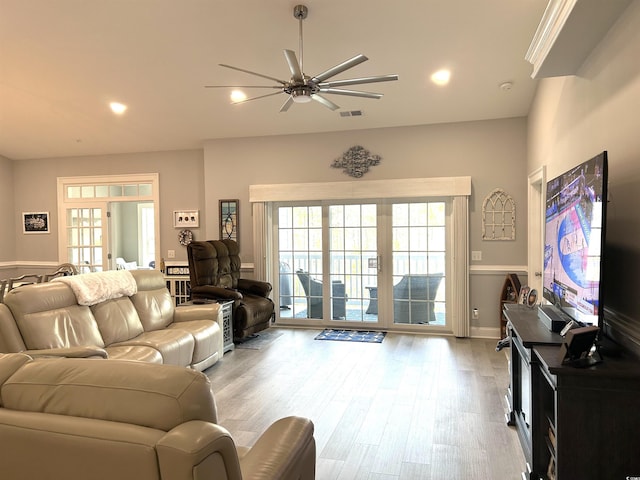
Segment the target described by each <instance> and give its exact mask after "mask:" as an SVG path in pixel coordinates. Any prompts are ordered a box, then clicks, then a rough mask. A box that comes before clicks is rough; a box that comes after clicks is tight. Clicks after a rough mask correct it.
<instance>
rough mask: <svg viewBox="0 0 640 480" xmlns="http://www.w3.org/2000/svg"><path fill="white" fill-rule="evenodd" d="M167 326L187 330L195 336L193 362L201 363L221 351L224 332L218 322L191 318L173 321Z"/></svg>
mask: <svg viewBox="0 0 640 480" xmlns="http://www.w3.org/2000/svg"><path fill="white" fill-rule="evenodd" d="M167 328H169V329H175V330H180V331H184V332H187V333H188V334H189V335H191V336H192V337H193V342H194V344H193V359H192V362H193V363H200V362H202V361H204V360H206V359H207V358H209V357H211V356H212V355H215V353H216V352H218V351H221V346H222V345H221V343H222V340H221V339H222V334H221V332H220V327H219V326H218V324H217V323H216V322H213V321H211V320H191V321H188V322H176V323H172V324H171V325H169V327H167Z"/></svg>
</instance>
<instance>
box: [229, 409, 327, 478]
mask: <svg viewBox="0 0 640 480" xmlns="http://www.w3.org/2000/svg"><path fill="white" fill-rule="evenodd" d="M315 465H316V444H315V439H314V438H313V423H312V422H311V420H309V419H307V418H302V417H286V418H281V419H280V420H278V421H276V422H274V423H273V424H272V425H271V426H270V427H269V428H267V430H266V431H265V432H264V433H263V434H262V436H260V438H259V439H258V441H257V442H256V443H255V445H254V446H253V447H251V449H250V450H249V451H248V452H246V454H245V455H244V456H243V457H242V458H241V459H240V469H241V470H242V477H243V478H250V479H252V480H276V479H277V480H297V479H302V480H308V479H313V478H315Z"/></svg>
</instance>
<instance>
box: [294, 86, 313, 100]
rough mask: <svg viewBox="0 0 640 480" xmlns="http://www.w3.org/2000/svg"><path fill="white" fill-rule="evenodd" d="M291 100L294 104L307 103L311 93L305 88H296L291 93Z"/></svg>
mask: <svg viewBox="0 0 640 480" xmlns="http://www.w3.org/2000/svg"><path fill="white" fill-rule="evenodd" d="M291 98H293V101H294V102H296V103H309V102H310V101H311V92H310V91H309V89H307V88H297V89H295V90H292V91H291Z"/></svg>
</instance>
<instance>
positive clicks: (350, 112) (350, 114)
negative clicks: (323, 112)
mask: <svg viewBox="0 0 640 480" xmlns="http://www.w3.org/2000/svg"><path fill="white" fill-rule="evenodd" d="M362 115H364V114H363V113H362V110H348V111H342V112H340V116H341V117H361V116H362Z"/></svg>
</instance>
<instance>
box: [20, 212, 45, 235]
mask: <svg viewBox="0 0 640 480" xmlns="http://www.w3.org/2000/svg"><path fill="white" fill-rule="evenodd" d="M22 233H49V212H22Z"/></svg>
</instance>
